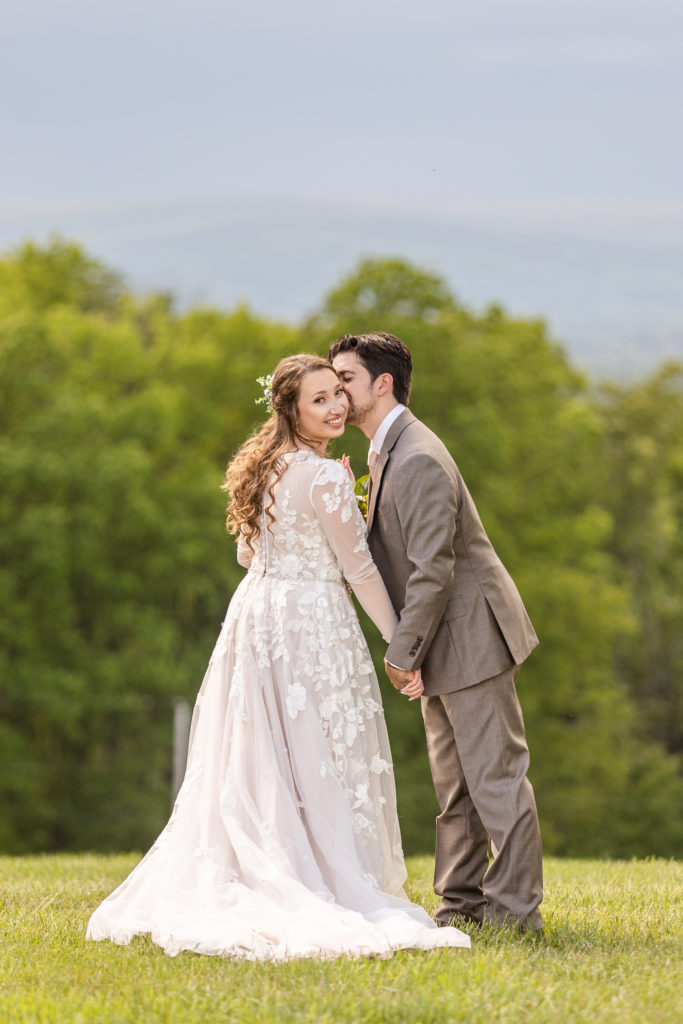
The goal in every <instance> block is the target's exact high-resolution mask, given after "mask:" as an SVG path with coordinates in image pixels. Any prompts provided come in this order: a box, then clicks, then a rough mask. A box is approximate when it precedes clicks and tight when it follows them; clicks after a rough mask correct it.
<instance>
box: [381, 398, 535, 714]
mask: <svg viewBox="0 0 683 1024" xmlns="http://www.w3.org/2000/svg"><path fill="white" fill-rule="evenodd" d="M368 541H369V545H370V550H371V551H372V555H373V557H374V559H375V562H376V564H377V567H378V569H379V571H380V573H381V575H382V578H383V579H384V583H385V585H386V588H387V590H388V592H389V596H390V598H391V600H392V603H393V605H394V608H395V610H396V613H397V614H398V615H399V617H400V621H399V623H398V626H397V627H396V631H395V633H394V635H393V638H392V640H391V643H390V645H389V649H388V651H387V654H386V657H387V661H389V662H390V663H391V664H392V665H397V666H398V667H399V668H403V669H414V668H418V667H420V666H421V667H422V678H423V681H424V688H425V689H424V692H425V694H426V695H428V696H430V695H431V696H433V695H435V694H439V693H449V692H451V691H453V690H460V689H464V688H465V687H468V686H473V685H474V684H475V683H479V682H481V681H482V680H484V679H490V678H491V677H492V676H495V675H498V674H499V673H500V672H503V671H504V670H505V669H506V668H509V667H510V666H511V665H512V664H513V663H515V664H518V665H519V664H520V663H521V662H522V661H524V659H525V658H526V657H527V656H528V655H529V654H530V653H531V651H532V650H533V649H534V647H536V645H537V644H538V638H537V637H536V633H535V632H534V628H533V626H532V625H531V621H530V619H529V616H528V615H527V613H526V610H525V608H524V605H523V603H522V599H521V597H520V596H519V592H518V590H517V588H516V586H515V584H514V583H513V581H512V578H511V576H510V574H509V573H508V572H507V570H506V569H505V566H504V565H503V563H502V562H501V560H500V559H499V557H498V556H497V554H496V553H495V551H494V550H493V547H492V545H491V542H490V540H489V539H488V537H487V536H486V532H485V530H484V527H483V526H482V523H481V520H480V518H479V514H478V512H477V510H476V507H475V505H474V502H473V500H472V497H471V496H470V493H469V491H468V490H467V487H466V486H465V482H464V480H463V478H462V476H461V475H460V472H459V471H458V467H457V466H456V464H455V462H454V461H453V459H452V458H451V456H450V454H449V453H448V451H447V449H446V447H445V446H444V445H443V444H442V442H441V441H440V440H439V438H438V437H437V436H436V435H435V434H434V433H432V431H431V430H429V428H428V427H426V426H425V425H424V423H421V422H420V420H418V419H416V417H415V416H414V415H413V414H412V413H411V412H410V410H409V409H406V410H405V412H403V413H401V415H400V416H399V417H398V419H397V420H396V421H395V422H394V423H393V424H392V425H391V427H390V429H389V433H388V434H387V437H386V439H385V441H384V444H383V446H382V451H381V453H380V456H379V461H378V463H377V466H376V469H375V473H374V482H373V485H372V488H371V492H370V498H369V504H368Z"/></svg>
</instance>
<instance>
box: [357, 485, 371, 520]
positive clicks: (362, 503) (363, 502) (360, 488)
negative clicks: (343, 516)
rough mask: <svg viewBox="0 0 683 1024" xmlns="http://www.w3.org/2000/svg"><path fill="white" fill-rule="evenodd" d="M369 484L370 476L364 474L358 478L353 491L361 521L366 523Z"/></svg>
mask: <svg viewBox="0 0 683 1024" xmlns="http://www.w3.org/2000/svg"><path fill="white" fill-rule="evenodd" d="M369 484H370V474H369V473H366V474H365V476H359V477H358V479H357V480H356V486H355V487H354V490H355V492H356V501H357V502H358V508H359V509H360V514H361V515H362V517H363V519H365V521H366V522H367V519H368V487H369Z"/></svg>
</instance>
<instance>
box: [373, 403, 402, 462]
mask: <svg viewBox="0 0 683 1024" xmlns="http://www.w3.org/2000/svg"><path fill="white" fill-rule="evenodd" d="M404 409H405V405H401V403H400V402H399V404H398V405H395V406H394V408H393V409H390V410H389V412H388V413H387V414H386V416H385V417H384V419H383V420H382V422H381V423H380V425H379V426H378V428H377V430H376V431H375V433H374V434H373V435H372V439H371V441H370V448H371V449H372V450H373V451H375V452H377V454H378V455H379V454H380V453H381V451H382V445H383V444H384V442H385V441H386V437H387V434H388V433H389V428H390V427H391V424H392V423H393V422H394V421H395V420H397V419H398V417H399V416H400V415H401V413H402V412H403V411H404Z"/></svg>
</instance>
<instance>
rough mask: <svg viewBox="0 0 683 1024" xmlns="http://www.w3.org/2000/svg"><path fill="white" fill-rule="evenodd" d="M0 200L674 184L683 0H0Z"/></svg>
mask: <svg viewBox="0 0 683 1024" xmlns="http://www.w3.org/2000/svg"><path fill="white" fill-rule="evenodd" d="M0 12H1V19H0V38H1V47H2V52H1V53H0V95H2V97H3V100H2V114H1V117H2V134H1V136H0V137H1V138H2V151H3V155H2V160H1V161H0V205H1V206H2V207H3V208H4V209H5V210H7V209H8V208H14V209H16V208H17V207H19V208H23V209H35V208H36V207H37V206H45V207H50V208H53V209H54V208H55V207H56V206H62V205H69V206H74V205H78V206H81V205H91V204H96V205H102V204H110V205H111V204H114V205H115V204H117V203H120V202H124V203H125V202H130V201H138V200H142V201H147V200H157V199H176V198H177V199H180V198H183V199H188V198H194V197H198V198H201V197H207V196H223V197H231V196H240V195H244V196H251V197H260V196H263V197H271V198H274V197H280V198H283V197H284V198H286V197H293V198H316V199H322V200H325V201H334V202H340V203H344V202H369V203H373V204H377V203H382V204H388V205H392V204H395V205H400V206H401V207H403V208H419V207H431V208H434V209H438V208H439V207H447V206H450V207H454V208H457V207H462V206H463V205H466V204H467V203H470V202H474V201H479V202H480V203H483V204H484V205H485V204H489V203H501V204H503V205H504V204H506V203H514V202H518V201H520V200H525V201H528V202H531V203H532V204H534V203H537V202H539V201H546V202H547V201H551V202H552V203H554V204H558V203H559V204H562V203H566V202H568V201H570V200H574V201H581V202H584V201H599V202H602V201H609V202H611V203H615V202H616V203H618V204H623V205H626V206H634V207H636V206H638V205H639V204H640V205H642V204H643V203H645V204H646V205H647V204H648V203H651V202H652V201H657V202H659V203H661V202H664V203H665V204H666V203H672V202H675V201H680V200H682V199H683V160H682V154H683V132H682V131H681V109H682V105H681V100H682V98H683V60H682V56H683V3H681V2H680V0H675V2H674V0H637V2H629V0H344V2H343V3H336V2H335V3H332V2H325V0H290V2H287V3H285V2H283V0H240V2H236V0H0Z"/></svg>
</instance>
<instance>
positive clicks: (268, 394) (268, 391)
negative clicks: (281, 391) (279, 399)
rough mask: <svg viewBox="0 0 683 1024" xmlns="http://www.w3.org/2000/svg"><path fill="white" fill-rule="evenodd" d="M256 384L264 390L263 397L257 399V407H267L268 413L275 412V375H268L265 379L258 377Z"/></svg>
mask: <svg viewBox="0 0 683 1024" xmlns="http://www.w3.org/2000/svg"><path fill="white" fill-rule="evenodd" d="M256 383H257V384H260V385H261V387H262V388H263V395H262V396H261V397H260V398H257V399H255V402H254V404H255V405H265V406H266V407H267V409H268V412H272V411H273V375H272V373H267V374H266V376H265V377H257V378H256Z"/></svg>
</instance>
